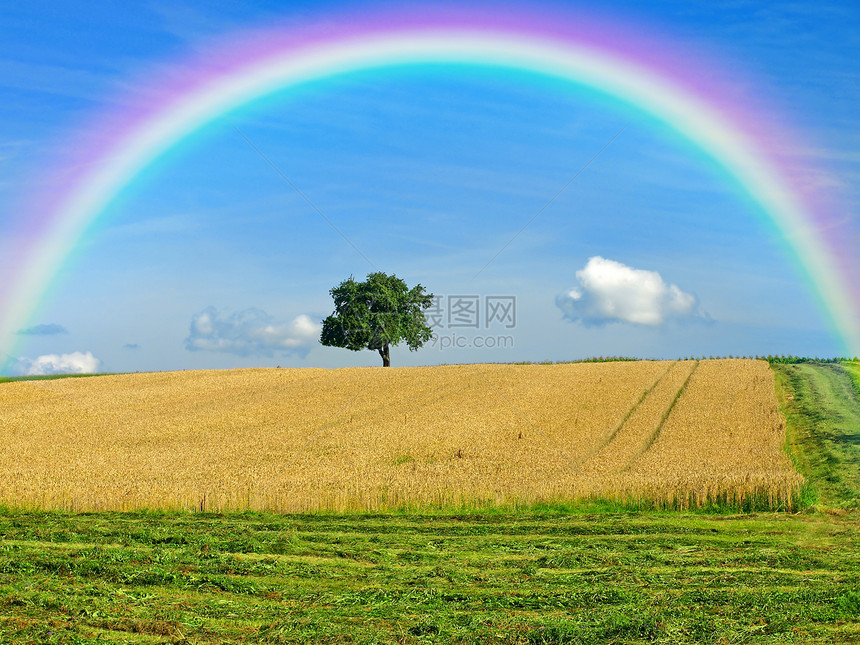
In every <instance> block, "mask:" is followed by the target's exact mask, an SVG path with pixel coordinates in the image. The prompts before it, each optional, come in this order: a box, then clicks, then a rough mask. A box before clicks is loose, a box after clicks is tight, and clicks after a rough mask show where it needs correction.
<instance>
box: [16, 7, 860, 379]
mask: <svg viewBox="0 0 860 645" xmlns="http://www.w3.org/2000/svg"><path fill="white" fill-rule="evenodd" d="M309 6H310V5H308V6H303V5H302V4H301V3H295V4H291V5H289V6H283V5H282V4H281V3H270V2H246V3H240V4H236V3H228V2H223V3H219V2H202V1H201V2H196V1H194V2H189V1H180V2H170V3H167V2H141V3H133V4H132V3H108V2H62V1H55V2H31V3H25V4H23V5H22V6H19V7H11V6H6V7H4V8H2V9H0V34H2V38H0V233H2V231H3V230H4V229H3V227H4V225H8V223H9V222H11V221H12V218H13V217H14V214H15V212H16V210H15V209H16V208H20V204H22V203H24V202H25V201H26V199H27V197H28V195H29V194H31V193H32V191H37V190H45V189H50V187H45V186H44V185H43V184H42V183H40V182H42V181H43V180H44V175H43V174H40V171H41V170H42V169H43V168H45V167H47V166H49V165H50V164H51V161H52V160H53V159H54V158H56V157H57V155H59V154H60V153H61V152H62V151H63V150H64V149H65V147H66V146H68V142H69V141H71V140H73V139H74V136H75V134H76V131H77V130H76V129H77V128H80V127H81V125H82V124H83V123H85V122H86V121H87V119H88V117H90V116H91V115H93V114H96V113H99V112H102V111H104V110H105V109H116V110H121V109H122V107H123V106H122V104H121V103H118V102H117V99H116V97H118V96H122V95H123V91H124V90H126V89H128V87H129V86H130V85H131V84H133V83H135V82H136V81H137V80H138V79H140V78H141V75H142V74H143V73H144V72H145V71H146V70H148V69H152V68H153V67H154V66H155V65H159V64H164V63H169V62H170V61H179V60H182V59H183V58H184V57H188V56H190V55H192V54H193V53H194V52H196V51H199V49H200V48H201V47H203V46H205V45H206V44H207V43H209V42H211V41H212V40H213V39H217V38H220V37H223V36H225V35H227V34H230V33H231V32H234V31H237V30H240V29H246V28H253V27H255V26H259V25H264V24H266V23H267V22H271V21H273V20H285V19H286V20H289V19H290V18H296V19H299V18H302V17H304V16H305V15H307V14H315V15H317V14H319V12H320V5H317V4H315V5H313V6H314V9H313V11H311V9H310V8H309ZM360 6H362V5H360V4H355V3H350V4H341V5H337V4H331V5H329V6H328V8H327V9H325V10H324V11H323V14H324V13H325V12H326V11H328V12H334V13H337V12H338V11H340V10H342V9H344V8H349V9H355V8H356V7H360ZM368 6H374V7H379V6H380V5H379V3H374V4H373V5H368ZM558 6H563V7H564V9H565V10H566V11H568V12H570V14H571V15H574V16H575V15H576V13H577V11H580V9H579V8H578V6H577V5H576V4H573V3H569V4H566V5H558ZM638 7H639V3H623V2H614V3H608V4H607V5H606V7H605V9H604V17H609V18H611V19H613V18H614V19H617V20H619V21H623V22H624V23H626V24H628V25H634V26H635V25H641V27H642V28H643V29H647V30H649V31H650V32H651V33H652V34H655V35H657V36H658V37H659V38H660V39H665V40H666V41H667V42H672V43H677V44H679V45H682V46H684V47H687V48H691V49H693V50H695V51H701V52H702V54H703V58H707V59H708V60H714V61H717V62H719V63H720V64H722V68H721V69H720V70H719V72H720V74H721V75H722V76H726V77H728V78H732V77H733V76H734V72H737V74H736V76H737V78H738V79H739V80H738V88H737V89H738V91H739V92H746V93H749V94H750V96H756V97H761V96H764V97H766V98H767V100H768V102H769V103H770V104H771V105H774V106H776V107H777V108H778V109H779V113H780V117H784V118H786V119H787V120H788V121H789V122H790V123H791V124H792V126H793V127H794V128H795V129H796V130H797V131H799V132H802V133H803V135H804V140H805V141H806V142H810V147H809V148H808V149H805V150H802V151H797V154H798V155H805V156H806V157H808V159H809V160H810V162H814V163H815V164H816V165H817V167H819V168H821V169H822V176H821V177H820V178H819V179H820V180H821V183H822V186H824V187H825V188H826V187H832V190H833V191H835V192H836V193H838V200H839V203H840V204H842V205H844V208H845V211H846V217H851V218H855V219H856V217H857V214H858V212H860V209H858V208H857V207H858V203H860V194H858V191H857V186H858V185H860V182H858V181H857V180H858V178H860V117H858V115H857V110H856V106H857V105H858V104H860V82H858V81H860V64H858V60H860V29H858V27H860V9H858V8H857V7H856V5H854V4H853V3H850V2H844V3H839V2H837V3H828V2H823V3H822V2H816V3H804V2H800V3H793V4H790V5H785V4H784V3H746V2H725V3H709V4H708V6H707V7H697V6H691V5H690V3H686V2H677V3H672V2H667V3H660V4H659V7H656V6H655V7H654V8H646V9H642V8H638ZM702 73H703V74H708V73H709V70H707V69H703V70H702ZM619 132H620V134H619ZM239 133H241V135H240V134H239ZM242 135H244V136H242ZM613 137H615V138H613ZM249 141H250V142H252V143H253V145H254V146H256V148H257V149H259V150H260V151H261V152H262V153H263V154H265V156H266V157H267V158H268V159H269V160H271V161H272V163H274V164H275V165H276V166H277V167H278V169H279V170H280V171H281V173H282V174H283V175H284V176H285V177H287V178H288V179H289V181H290V182H291V183H292V184H293V185H294V186H295V187H297V188H299V189H300V190H301V191H302V193H303V194H304V195H305V196H306V197H307V199H308V200H309V201H310V203H311V204H312V205H313V206H311V205H310V204H309V203H308V201H306V200H304V199H303V198H302V197H301V196H300V195H299V194H298V193H297V192H296V190H295V189H294V188H293V187H292V186H291V185H290V184H288V183H287V182H286V181H285V180H284V179H283V177H281V176H279V174H278V173H276V172H275V171H274V170H273V169H272V167H271V166H270V165H269V164H268V163H267V162H266V160H264V159H263V158H262V157H261V156H260V154H259V153H258V152H257V151H256V150H255V149H254V148H253V147H252V146H251V145H249ZM610 141H611V143H609V142H610ZM607 143H609V145H607ZM604 146H606V147H605V149H604V150H603V151H602V152H601V153H600V154H599V156H598V157H597V158H596V159H594V161H593V162H592V163H591V164H589V165H588V166H587V168H585V169H584V170H582V168H583V166H584V165H586V164H587V162H588V161H589V159H591V158H592V157H593V156H594V155H595V154H596V153H597V152H598V151H600V150H601V149H602V148H604ZM580 170H582V172H581V173H580V174H579V175H577V172H579V171H580ZM575 175H576V178H575V179H574V180H573V181H572V182H570V184H569V185H568V186H567V188H565V189H564V190H563V191H562V192H561V194H559V195H558V197H556V198H555V199H554V200H552V202H551V203H550V204H549V205H548V206H546V204H547V203H548V202H549V200H550V199H551V198H552V197H553V196H554V195H556V193H558V191H559V190H560V189H562V187H564V186H565V185H566V184H567V182H569V181H570V180H571V178H573V177H574V176H575ZM544 206H546V208H544ZM542 208H544V210H541V209H542ZM317 210H319V211H320V212H322V213H323V214H324V215H325V217H326V218H328V220H329V221H331V222H332V223H333V224H334V225H335V226H336V227H337V228H338V229H339V231H340V232H341V233H342V234H343V236H341V235H339V234H338V233H337V232H335V231H334V230H333V229H332V227H331V226H329V224H328V223H327V222H326V220H325V219H324V218H323V217H322V216H320V214H319V213H318V212H317ZM538 212H540V214H539V215H538V216H537V217H535V218H534V220H533V221H532V222H531V223H530V224H529V225H528V226H527V227H526V228H525V229H524V230H522V229H523V226H524V225H525V224H526V223H527V222H529V220H531V219H532V217H533V216H534V215H535V214H536V213H538ZM520 231H521V232H520ZM518 232H519V233H518ZM344 236H345V237H346V238H347V239H348V241H349V243H348V242H347V241H345V240H344ZM506 245H507V246H506ZM356 249H358V251H356ZM502 249H504V250H502ZM500 250H502V251H501V253H499V251H500ZM497 254H498V255H497ZM493 258H495V259H493ZM491 260H492V261H491ZM488 262H489V264H487V263H488ZM484 267H485V268H484ZM482 268H483V270H482ZM372 270H381V271H386V272H388V273H395V274H397V275H398V276H399V277H401V278H403V279H405V280H406V281H407V282H408V283H410V284H414V283H417V282H420V283H421V284H423V285H424V286H425V287H427V288H428V290H430V291H432V292H434V293H435V294H437V295H440V296H444V299H443V300H442V301H441V306H442V307H443V308H445V307H447V306H450V305H452V304H453V303H454V302H455V300H456V298H457V297H459V296H474V297H476V298H477V304H478V306H479V307H480V308H481V312H482V315H483V314H486V304H487V298H488V297H492V296H510V297H512V298H515V301H516V316H515V320H513V321H505V323H506V324H501V323H500V321H493V322H494V324H491V325H490V326H489V327H487V326H486V325H485V321H484V320H479V323H478V324H479V327H478V328H477V329H473V328H469V327H463V328H461V327H452V326H450V325H448V324H446V325H443V326H442V327H440V328H439V329H438V330H437V333H438V334H439V338H438V339H437V341H436V342H435V343H434V344H432V345H428V346H426V347H425V348H423V349H422V350H420V351H419V352H416V353H410V352H409V351H408V350H407V349H406V348H405V346H401V347H397V348H394V349H393V350H392V363H393V364H394V365H395V366H396V365H414V364H435V363H458V362H483V361H505V362H506V361H522V360H535V361H538V360H572V359H578V358H585V357H589V356H598V355H627V356H638V357H645V358H649V357H654V358H675V357H678V356H687V355H695V356H702V355H704V356H708V355H730V354H731V355H748V354H768V353H785V354H802V355H834V354H837V353H839V352H840V351H841V349H840V346H839V342H838V339H837V338H836V337H835V336H834V333H833V331H832V329H831V328H830V327H829V325H828V323H827V321H826V320H825V318H824V316H823V315H822V313H821V311H820V309H819V307H818V305H816V301H815V298H814V295H813V294H811V293H810V291H809V288H808V287H807V286H806V282H805V281H804V277H803V275H802V273H801V271H800V268H799V266H798V264H797V261H796V259H795V258H794V257H793V256H792V254H791V253H790V251H789V250H788V249H787V248H786V246H785V244H784V242H783V240H782V237H781V235H780V234H779V232H778V231H777V230H776V228H775V226H774V225H773V224H772V223H771V222H769V221H768V220H767V219H766V218H765V217H763V215H762V213H761V212H760V210H759V209H758V208H757V207H756V206H755V205H754V204H752V203H750V201H749V199H748V198H747V197H746V196H745V195H744V194H743V193H742V192H741V191H740V190H739V189H738V188H737V187H736V186H735V185H733V184H732V183H731V182H730V181H728V180H727V179H726V176H725V174H724V172H723V171H722V170H721V169H720V168H719V167H718V166H717V165H716V164H715V163H713V162H712V161H709V160H708V159H707V158H705V157H704V156H703V155H702V154H701V153H699V152H697V151H696V150H694V149H692V148H691V147H690V145H689V144H688V143H687V142H685V141H683V140H681V139H680V138H679V137H678V135H677V134H675V133H674V132H673V131H672V130H671V129H670V128H668V127H666V126H665V125H661V124H660V123H658V122H656V121H655V120H654V119H652V118H650V117H648V116H646V115H644V114H642V113H640V112H638V111H636V110H634V109H632V108H631V107H629V106H625V105H623V104H621V103H619V102H618V101H616V100H613V99H610V98H607V97H605V96H601V95H599V94H597V93H595V92H593V91H590V90H585V89H584V88H582V87H579V86H576V85H573V84H567V83H561V82H558V81H549V80H547V79H545V78H542V77H539V76H536V75H530V74H525V73H522V72H515V73H514V72H507V71H504V70H488V69H482V68H478V67H469V66H458V67H452V66H444V65H435V66H420V67H418V66H416V67H407V68H400V69H396V70H386V71H379V70H377V71H366V72H361V73H352V74H348V75H344V76H339V77H335V78H330V79H325V80H324V81H319V82H315V83H311V84H309V85H306V86H303V87H301V88H299V89H293V90H291V91H288V92H282V93H280V94H278V95H276V96H272V97H269V98H268V99H267V100H265V101H263V102H259V103H255V104H253V105H250V106H248V107H247V108H246V109H243V110H240V111H238V112H235V113H232V114H230V115H228V116H225V117H224V118H223V119H219V120H218V121H217V122H215V123H212V124H211V125H210V126H208V127H207V128H206V129H205V130H204V131H203V132H201V133H198V134H197V135H196V136H195V137H194V139H193V141H192V142H190V143H189V144H188V145H183V146H181V147H180V148H179V149H177V150H175V151H174V152H173V153H172V154H170V155H169V156H168V158H167V159H165V160H163V161H161V162H159V163H158V164H157V165H156V166H155V167H154V168H152V169H151V170H150V171H148V172H147V173H146V176H145V177H144V178H143V179H142V180H140V181H138V182H136V183H135V184H134V185H133V186H131V187H130V188H129V190H127V191H126V193H125V194H124V195H123V196H122V198H121V199H119V200H117V201H116V202H115V203H114V204H113V205H112V206H111V208H110V209H109V211H108V212H107V213H106V214H105V215H104V216H103V217H102V218H101V219H100V220H99V221H98V222H97V223H96V224H95V225H94V226H93V227H92V228H91V229H90V230H89V231H88V233H87V234H86V236H85V237H84V239H83V240H82V242H81V243H80V244H79V246H78V247H77V249H76V251H75V253H74V255H73V257H72V258H70V260H69V261H68V262H67V263H66V265H65V267H64V270H63V272H62V274H61V276H59V278H58V279H57V281H56V283H55V284H54V286H53V288H52V289H51V291H50V293H49V294H48V296H47V297H46V298H45V300H44V303H43V306H42V307H41V309H40V311H39V312H38V315H37V317H36V318H35V319H34V320H32V321H31V322H32V325H31V326H30V327H29V328H26V329H22V330H21V332H22V333H20V334H19V335H18V337H17V339H16V346H15V348H14V353H15V358H16V359H18V361H17V364H16V366H15V368H14V369H15V370H16V371H18V372H22V373H23V372H33V373H36V372H46V373H47V372H52V371H74V370H80V369H87V370H89V369H98V370H103V371H138V370H139V371H148V370H170V369H194V368H226V367H246V366H247V367H250V366H274V365H281V366H323V367H339V366H345V365H376V364H378V363H379V357H378V356H377V355H376V353H375V352H370V351H365V352H359V353H354V352H349V351H347V350H341V349H333V348H325V347H322V346H320V345H319V343H318V342H317V341H316V337H317V335H318V333H317V332H316V331H315V330H316V325H318V323H319V320H320V319H321V318H323V317H325V316H326V315H328V314H330V313H331V311H332V303H331V298H330V296H329V294H328V290H329V289H330V288H331V287H333V286H334V285H336V284H337V283H338V282H340V281H341V280H343V279H344V278H346V277H348V276H349V275H354V276H356V277H357V278H361V277H363V276H365V275H366V274H367V273H368V272H370V271H372ZM479 271H480V274H479V275H477V277H476V274H478V272H479ZM619 285H621V286H619ZM624 285H627V286H624ZM463 302H465V301H460V303H461V305H462V303H463ZM509 322H510V323H512V325H511V326H509V325H508V323H509ZM443 345H444V347H443ZM453 345H460V346H459V347H453ZM464 345H465V346H464ZM477 345H490V346H491V347H486V346H481V347H478V346H477ZM5 351H7V352H8V351H11V350H5Z"/></svg>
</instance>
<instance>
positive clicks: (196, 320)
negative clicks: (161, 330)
mask: <svg viewBox="0 0 860 645" xmlns="http://www.w3.org/2000/svg"><path fill="white" fill-rule="evenodd" d="M321 329H322V326H321V324H320V323H318V322H315V321H314V320H313V319H311V317H310V316H308V315H306V314H300V315H298V316H296V317H295V318H294V319H293V321H292V322H289V323H286V322H279V321H276V320H275V319H274V318H272V316H270V315H269V314H267V313H266V312H265V311H262V310H261V309H245V310H243V311H237V312H235V313H233V314H230V315H221V314H219V313H218V310H217V309H215V307H207V308H206V309H204V310H203V311H201V312H199V313H197V314H194V316H192V318H191V329H190V332H189V335H188V338H186V339H185V349H187V350H188V351H190V352H196V351H209V352H223V353H227V354H236V355H238V356H272V355H273V354H274V353H275V352H282V353H284V354H295V355H298V356H300V357H302V358H304V357H305V356H307V354H308V352H309V351H310V349H311V347H312V346H313V345H314V343H316V342H317V341H318V340H319V336H320V331H321Z"/></svg>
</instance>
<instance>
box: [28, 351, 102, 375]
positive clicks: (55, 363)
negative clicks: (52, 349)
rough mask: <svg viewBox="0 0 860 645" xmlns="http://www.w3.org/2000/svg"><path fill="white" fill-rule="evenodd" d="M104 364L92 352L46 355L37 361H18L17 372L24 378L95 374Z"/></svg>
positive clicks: (36, 359)
mask: <svg viewBox="0 0 860 645" xmlns="http://www.w3.org/2000/svg"><path fill="white" fill-rule="evenodd" d="M101 364H102V362H101V361H100V360H99V359H97V358H96V357H95V356H93V355H92V353H91V352H87V353H83V352H72V353H70V354H45V355H44V356H39V357H38V358H35V359H29V358H21V359H19V360H18V369H17V371H18V372H19V373H21V374H23V375H24V376H49V375H51V374H94V373H96V372H98V371H99V368H100V367H101Z"/></svg>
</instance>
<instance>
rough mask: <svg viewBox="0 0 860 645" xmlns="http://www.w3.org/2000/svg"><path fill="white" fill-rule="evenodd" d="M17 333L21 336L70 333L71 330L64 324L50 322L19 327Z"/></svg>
mask: <svg viewBox="0 0 860 645" xmlns="http://www.w3.org/2000/svg"><path fill="white" fill-rule="evenodd" d="M17 333H18V335H19V336H56V335H58V334H68V333H69V330H68V329H66V328H65V327H63V326H62V325H58V324H56V323H50V324H47V325H34V326H33V327H27V328H26V329H19V330H18V332H17Z"/></svg>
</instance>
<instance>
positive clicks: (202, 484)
mask: <svg viewBox="0 0 860 645" xmlns="http://www.w3.org/2000/svg"><path fill="white" fill-rule="evenodd" d="M0 427H2V429H3V439H4V440H3V442H2V446H0V469H2V472H3V473H4V477H3V479H2V481H0V504H5V505H8V506H12V507H31V508H44V509H67V510H74V511H100V510H132V509H140V508H150V509H165V510H166V509H189V510H193V509H196V510H215V511H223V510H242V509H252V510H269V511H276V512H294V511H314V510H335V511H340V510H382V509H390V508H402V507H407V508H416V507H424V506H443V507H452V506H458V507H459V506H465V507H473V508H474V507H486V506H496V505H500V506H519V505H530V504H541V503H572V502H573V503H575V502H578V501H583V500H593V499H601V500H613V501H618V502H620V503H623V504H628V505H631V504H632V505H636V506H641V507H659V508H689V507H702V506H710V505H715V504H716V505H724V506H734V507H742V508H743V507H751V508H752V507H755V508H791V506H792V504H794V503H795V502H794V501H795V500H796V498H797V494H798V491H799V488H800V485H801V484H802V481H803V480H802V478H801V477H800V475H798V474H797V473H796V472H795V471H794V469H793V467H792V464H791V462H790V460H789V458H788V456H787V455H786V453H785V452H784V450H783V445H784V443H785V422H784V420H783V418H782V417H781V415H780V413H779V411H778V408H777V401H776V398H775V395H774V380H773V374H772V372H771V371H770V369H769V367H768V364H767V363H766V362H764V361H754V360H703V361H638V362H613V363H578V364H560V365H453V366H434V367H403V368H393V369H383V368H344V369H336V370H326V369H313V368H302V369H245V370H225V371H190V372H165V373H153V374H129V375H116V376H103V377H99V378H97V379H63V380H55V381H38V382H19V383H6V384H3V385H2V386H0Z"/></svg>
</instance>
